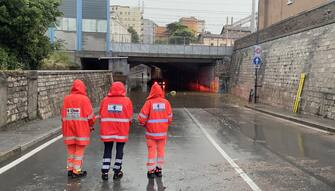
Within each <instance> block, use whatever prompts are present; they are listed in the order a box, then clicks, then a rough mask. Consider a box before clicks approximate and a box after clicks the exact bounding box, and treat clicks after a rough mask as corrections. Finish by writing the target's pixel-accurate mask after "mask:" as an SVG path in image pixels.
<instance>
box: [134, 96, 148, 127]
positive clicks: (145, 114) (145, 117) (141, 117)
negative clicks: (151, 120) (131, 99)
mask: <svg viewBox="0 0 335 191" xmlns="http://www.w3.org/2000/svg"><path fill="white" fill-rule="evenodd" d="M150 105H151V104H150V101H146V102H145V104H144V106H143V107H142V109H141V112H140V113H139V114H138V117H137V119H138V121H139V122H140V124H141V125H142V126H145V124H146V123H147V121H148V117H149V114H150Z"/></svg>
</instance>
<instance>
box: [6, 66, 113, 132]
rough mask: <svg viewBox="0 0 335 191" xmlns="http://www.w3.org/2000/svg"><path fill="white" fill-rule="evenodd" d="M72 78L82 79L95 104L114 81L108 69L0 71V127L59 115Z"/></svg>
mask: <svg viewBox="0 0 335 191" xmlns="http://www.w3.org/2000/svg"><path fill="white" fill-rule="evenodd" d="M75 79H81V80H83V81H84V83H85V84H86V86H87V90H88V96H89V97H90V99H91V101H92V104H94V105H96V106H97V105H98V104H99V103H100V101H101V99H102V98H103V97H104V96H105V95H106V94H107V92H108V89H109V87H110V84H111V82H112V80H113V79H112V73H111V72H110V71H14V72H13V71H0V96H1V98H0V127H1V126H4V125H8V124H11V123H14V122H17V121H22V120H30V119H35V118H41V119H46V118H49V117H52V116H55V115H58V114H59V112H60V107H61V105H62V102H63V98H64V96H65V95H67V94H68V93H69V91H70V88H71V85H72V82H73V81H74V80H75Z"/></svg>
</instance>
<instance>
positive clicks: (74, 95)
mask: <svg viewBox="0 0 335 191" xmlns="http://www.w3.org/2000/svg"><path fill="white" fill-rule="evenodd" d="M61 115H62V131H63V138H64V143H65V144H67V145H72V144H78V145H88V144H89V143H90V127H92V126H93V125H94V123H95V119H96V118H95V115H94V113H93V109H92V104H91V101H90V100H89V98H88V97H87V95H86V87H85V84H84V83H83V82H82V81H81V80H75V81H74V82H73V86H72V89H71V93H70V95H68V96H66V97H65V98H64V103H63V107H62V110H61Z"/></svg>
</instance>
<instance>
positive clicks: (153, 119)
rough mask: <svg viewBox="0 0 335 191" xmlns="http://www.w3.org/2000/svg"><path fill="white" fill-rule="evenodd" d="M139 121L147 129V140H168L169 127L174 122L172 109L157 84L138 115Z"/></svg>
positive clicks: (152, 88)
mask: <svg viewBox="0 0 335 191" xmlns="http://www.w3.org/2000/svg"><path fill="white" fill-rule="evenodd" d="M138 121H139V122H140V124H141V125H143V126H145V127H146V138H147V139H166V138H167V131H168V126H169V125H170V124H171V122H172V109H171V105H170V103H169V101H168V100H166V99H164V94H163V90H162V88H161V87H160V86H159V85H158V84H157V83H154V85H153V86H152V87H151V91H150V95H149V97H148V98H147V101H146V102H145V104H144V106H143V108H142V109H141V112H140V113H139V115H138Z"/></svg>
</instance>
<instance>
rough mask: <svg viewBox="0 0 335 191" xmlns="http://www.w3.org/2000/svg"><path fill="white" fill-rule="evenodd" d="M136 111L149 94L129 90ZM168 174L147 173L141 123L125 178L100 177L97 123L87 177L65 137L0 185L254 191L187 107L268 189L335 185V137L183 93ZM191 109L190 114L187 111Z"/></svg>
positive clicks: (176, 100) (176, 102) (176, 101)
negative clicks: (69, 164)
mask: <svg viewBox="0 0 335 191" xmlns="http://www.w3.org/2000/svg"><path fill="white" fill-rule="evenodd" d="M130 95H131V97H132V100H133V102H134V105H135V107H134V108H135V112H138V110H139V109H140V107H141V106H142V104H143V102H144V100H145V97H146V95H147V93H146V92H145V91H144V90H143V91H142V90H140V91H133V92H131V93H130ZM167 98H168V99H169V100H170V101H171V103H172V106H173V107H174V122H173V124H172V125H171V127H170V129H169V140H168V144H167V147H166V165H165V168H164V172H163V173H164V176H163V178H162V179H155V180H154V181H148V179H147V178H146V167H145V163H146V153H147V149H146V143H145V137H144V129H143V128H141V127H140V126H139V125H138V124H137V123H136V122H135V123H134V124H133V126H132V128H131V135H130V139H129V142H128V143H127V144H126V147H125V156H124V165H123V170H124V173H125V175H124V178H123V179H121V180H120V181H113V180H109V181H108V182H103V181H102V180H101V177H100V176H101V174H100V166H101V161H102V154H103V144H102V143H101V142H100V141H99V139H98V135H97V132H98V126H96V132H94V133H93V134H92V142H91V144H90V145H89V147H88V149H87V151H86V154H85V164H84V166H85V169H86V170H87V171H88V176H87V177H86V178H84V179H81V180H72V179H68V178H67V176H66V172H65V166H66V161H65V159H66V151H65V147H64V145H63V143H62V141H57V142H56V143H54V144H52V145H50V146H49V147H47V148H45V149H44V150H42V151H40V152H39V153H37V154H36V155H34V156H32V157H31V158H29V159H27V160H25V161H24V162H22V163H20V164H19V165H17V166H15V167H13V168H12V169H10V170H9V171H7V172H5V173H3V174H1V175H0V190H20V191H21V190H75V191H76V190H115V191H116V190H117V191H118V190H172V191H175V190H178V191H179V190H182V191H184V190H196V191H197V190H206V191H212V190H214V191H215V190H241V191H242V190H243V191H244V190H252V189H251V188H250V187H249V185H248V184H247V183H246V182H245V181H244V180H243V179H242V178H241V177H240V175H239V174H238V173H236V171H235V170H234V168H233V167H232V166H231V165H230V164H229V163H228V162H227V161H226V159H225V158H223V157H222V155H221V154H220V152H218V150H217V149H216V148H215V147H214V146H213V145H212V144H211V142H210V141H209V140H208V139H207V138H206V136H205V135H204V132H202V131H201V129H200V128H199V126H198V124H196V123H195V121H194V120H192V118H191V117H190V115H189V114H188V112H189V113H190V114H191V115H192V116H193V117H194V118H196V119H197V121H198V122H199V123H200V125H201V126H202V127H203V128H204V129H206V131H207V132H208V133H209V135H210V136H211V137H212V138H213V140H214V141H215V142H216V143H217V144H218V146H219V147H220V148H222V149H223V150H224V151H225V152H226V153H227V154H228V155H229V156H230V157H231V158H232V160H233V161H234V162H235V163H236V164H237V165H238V166H239V167H240V168H241V169H242V170H243V171H244V172H245V173H246V174H247V175H248V176H249V177H250V179H252V180H253V181H254V182H255V183H256V184H257V185H258V186H259V187H260V188H261V190H311V191H314V190H325V191H326V190H335V137H334V135H331V134H328V133H324V132H321V131H316V130H311V129H308V128H306V127H304V126H301V125H298V124H296V123H291V122H288V121H284V120H281V119H278V118H274V117H272V116H269V115H266V114H262V113H259V112H255V111H252V110H249V109H246V108H243V107H238V106H231V105H225V101H226V97H225V96H224V95H216V94H209V93H194V92H177V96H176V97H172V96H167ZM186 110H187V111H188V112H187V111H186Z"/></svg>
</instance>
